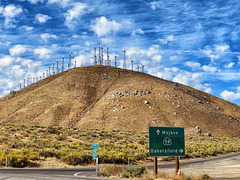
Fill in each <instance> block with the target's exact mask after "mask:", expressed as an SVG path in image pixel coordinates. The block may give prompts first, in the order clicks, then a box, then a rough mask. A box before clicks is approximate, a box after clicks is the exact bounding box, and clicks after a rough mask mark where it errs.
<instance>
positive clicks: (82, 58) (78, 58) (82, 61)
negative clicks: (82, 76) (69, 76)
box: [72, 55, 90, 66]
mask: <svg viewBox="0 0 240 180" xmlns="http://www.w3.org/2000/svg"><path fill="white" fill-rule="evenodd" d="M89 60H90V59H89V57H88V56H85V55H79V56H76V57H75V58H74V59H73V61H72V62H75V61H76V63H77V66H81V65H84V64H88V63H89Z"/></svg>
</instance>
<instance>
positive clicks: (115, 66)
mask: <svg viewBox="0 0 240 180" xmlns="http://www.w3.org/2000/svg"><path fill="white" fill-rule="evenodd" d="M115 67H117V56H115Z"/></svg>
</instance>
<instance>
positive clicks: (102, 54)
mask: <svg viewBox="0 0 240 180" xmlns="http://www.w3.org/2000/svg"><path fill="white" fill-rule="evenodd" d="M101 49H102V65H103V48H101Z"/></svg>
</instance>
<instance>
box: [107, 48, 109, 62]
mask: <svg viewBox="0 0 240 180" xmlns="http://www.w3.org/2000/svg"><path fill="white" fill-rule="evenodd" d="M107 66H109V47H107Z"/></svg>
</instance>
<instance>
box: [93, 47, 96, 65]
mask: <svg viewBox="0 0 240 180" xmlns="http://www.w3.org/2000/svg"><path fill="white" fill-rule="evenodd" d="M93 64H94V65H96V64H97V48H96V47H95V48H94V63H93Z"/></svg>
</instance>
